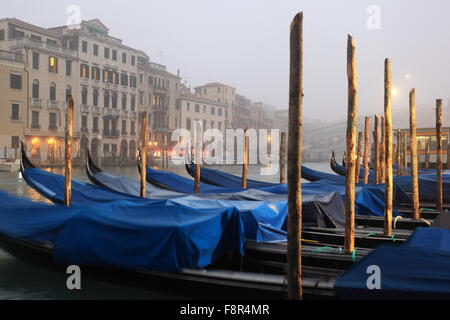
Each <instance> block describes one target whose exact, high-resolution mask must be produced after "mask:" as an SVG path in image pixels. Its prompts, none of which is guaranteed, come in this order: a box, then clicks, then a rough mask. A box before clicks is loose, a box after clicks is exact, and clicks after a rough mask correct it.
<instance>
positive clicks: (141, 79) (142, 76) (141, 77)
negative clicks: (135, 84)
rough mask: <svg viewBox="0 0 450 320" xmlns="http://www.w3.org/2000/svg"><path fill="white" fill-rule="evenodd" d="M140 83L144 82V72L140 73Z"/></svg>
mask: <svg viewBox="0 0 450 320" xmlns="http://www.w3.org/2000/svg"><path fill="white" fill-rule="evenodd" d="M139 83H141V84H142V83H144V75H143V74H142V73H141V74H140V75H139Z"/></svg>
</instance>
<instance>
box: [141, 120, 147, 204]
mask: <svg viewBox="0 0 450 320" xmlns="http://www.w3.org/2000/svg"><path fill="white" fill-rule="evenodd" d="M147 122H148V120H147V112H146V111H144V112H142V122H141V189H140V196H141V198H146V197H147Z"/></svg>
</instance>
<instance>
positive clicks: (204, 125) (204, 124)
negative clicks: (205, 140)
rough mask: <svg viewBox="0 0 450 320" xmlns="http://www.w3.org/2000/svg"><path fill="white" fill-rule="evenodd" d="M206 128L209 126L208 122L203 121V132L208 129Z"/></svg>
mask: <svg viewBox="0 0 450 320" xmlns="http://www.w3.org/2000/svg"><path fill="white" fill-rule="evenodd" d="M206 126H207V123H206V120H203V130H206V129H207V128H206Z"/></svg>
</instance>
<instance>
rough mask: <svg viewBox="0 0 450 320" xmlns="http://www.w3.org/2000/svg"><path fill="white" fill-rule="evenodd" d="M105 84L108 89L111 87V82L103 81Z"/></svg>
mask: <svg viewBox="0 0 450 320" xmlns="http://www.w3.org/2000/svg"><path fill="white" fill-rule="evenodd" d="M103 84H104V85H105V88H106V89H111V83H109V82H103Z"/></svg>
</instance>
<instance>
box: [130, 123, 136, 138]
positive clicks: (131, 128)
mask: <svg viewBox="0 0 450 320" xmlns="http://www.w3.org/2000/svg"><path fill="white" fill-rule="evenodd" d="M135 126H136V121H134V120H132V121H131V123H130V133H131V135H133V136H134V135H135V134H136V131H135Z"/></svg>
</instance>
